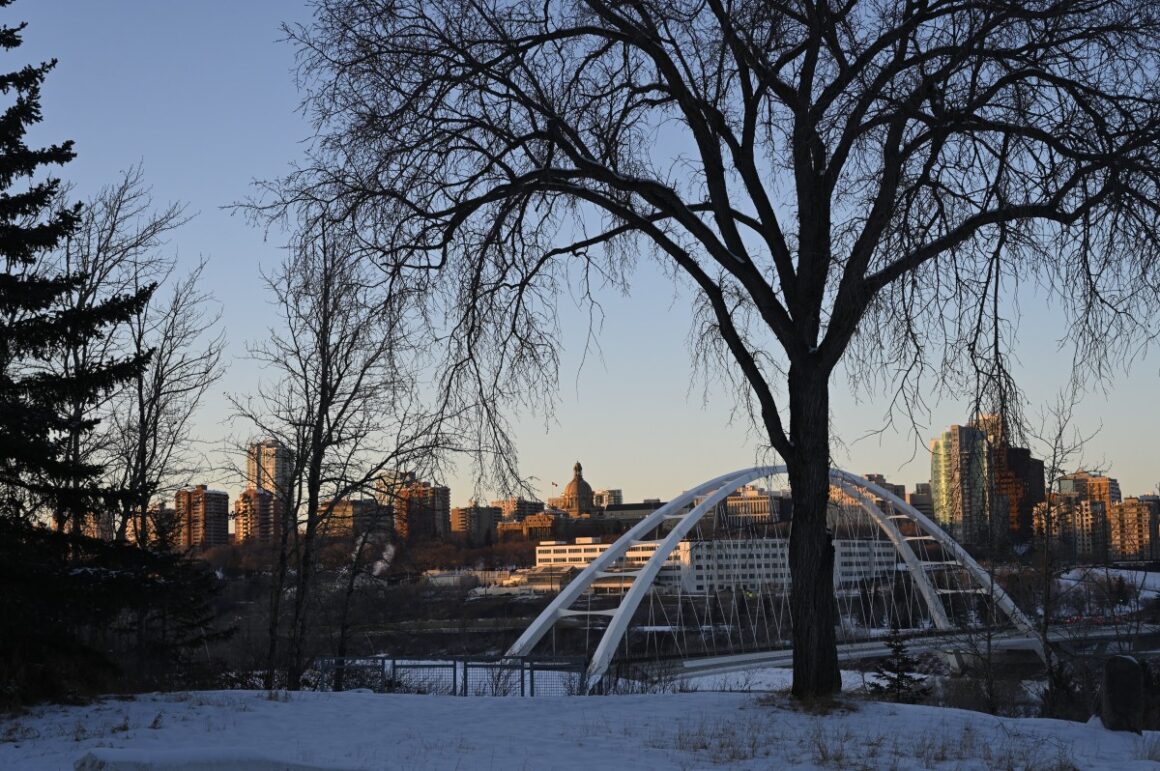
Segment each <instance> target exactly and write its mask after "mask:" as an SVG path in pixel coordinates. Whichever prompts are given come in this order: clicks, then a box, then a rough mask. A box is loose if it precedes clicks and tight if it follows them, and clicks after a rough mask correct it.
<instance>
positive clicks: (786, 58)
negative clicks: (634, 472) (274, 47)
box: [269, 0, 1160, 697]
mask: <svg viewBox="0 0 1160 771" xmlns="http://www.w3.org/2000/svg"><path fill="white" fill-rule="evenodd" d="M288 32H289V35H290V37H291V38H292V40H294V41H295V42H296V44H297V45H298V46H299V52H300V56H301V65H302V66H301V79H302V82H303V83H304V86H305V88H306V89H307V97H306V99H307V101H306V104H307V107H308V109H310V110H311V111H312V115H313V118H314V120H315V122H316V126H317V137H316V141H315V143H314V146H313V150H312V152H311V154H310V155H309V157H308V159H307V161H306V162H305V163H304V164H303V165H302V166H301V167H300V168H299V169H298V170H297V171H296V172H295V173H293V174H291V175H290V176H289V178H287V179H286V180H283V182H282V183H281V184H278V185H275V186H274V198H273V199H272V200H271V201H270V202H269V203H270V205H271V207H272V209H273V211H274V212H277V211H278V210H279V208H280V207H281V206H285V205H290V204H293V203H294V202H295V201H300V200H304V199H305V200H315V201H320V202H323V203H324V204H325V205H326V206H328V207H329V208H330V210H331V213H332V216H334V217H337V218H341V219H344V220H346V221H348V222H349V223H350V226H351V227H352V228H353V229H354V230H355V231H356V232H357V233H358V234H359V236H360V238H361V246H362V247H363V249H364V250H365V252H366V254H367V255H368V258H369V259H373V260H375V261H377V262H379V263H380V264H382V265H383V266H384V268H386V269H387V270H388V272H389V273H391V274H392V275H395V274H400V273H402V274H410V275H413V276H416V278H415V279H414V280H415V281H416V283H417V284H418V285H421V286H424V287H425V288H426V289H427V291H428V293H429V295H428V302H429V305H428V307H429V308H432V309H439V310H444V309H446V310H449V311H450V312H452V313H454V317H453V319H452V321H451V322H450V323H449V324H447V325H446V326H439V325H436V329H437V331H439V332H442V333H444V334H445V337H444V338H443V341H444V343H445V344H446V345H445V350H446V351H447V358H446V362H447V367H446V375H445V378H444V381H443V383H444V386H443V387H444V391H445V393H446V394H448V395H449V396H450V397H452V398H456V397H458V396H459V395H460V394H464V393H468V392H470V393H471V394H472V397H471V401H472V403H474V404H475V405H477V406H478V407H479V409H480V410H481V414H480V416H479V418H480V422H479V425H483V426H486V428H485V429H484V430H483V431H482V432H481V436H480V438H481V440H485V441H488V442H491V443H492V446H493V447H494V448H495V449H510V437H509V436H508V434H507V431H506V429H507V426H506V424H504V422H503V420H502V414H503V409H504V408H505V407H508V408H510V407H512V406H513V405H514V406H517V407H519V406H524V405H525V404H526V402H527V400H528V399H529V398H535V397H536V396H537V395H538V394H540V393H542V392H543V391H544V390H545V389H544V386H545V385H554V383H555V369H554V368H555V365H556V358H555V353H554V351H555V332H556V326H555V319H556V316H555V312H554V300H555V297H556V293H557V291H558V289H559V287H560V285H561V283H562V282H564V281H565V280H566V278H567V276H568V273H567V267H568V265H570V264H578V265H579V267H580V271H581V285H580V289H579V291H580V293H581V294H582V295H583V296H585V297H587V296H589V295H588V292H589V289H590V287H592V286H593V285H594V284H595V283H598V282H600V281H602V280H603V281H606V282H611V283H613V284H617V285H621V286H624V285H627V283H628V281H629V271H630V269H631V267H632V265H633V264H634V262H635V259H636V257H637V256H638V255H639V254H641V253H642V252H643V253H651V254H653V255H655V256H656V257H657V259H659V260H660V262H661V263H662V264H663V265H665V266H666V267H667V268H668V269H669V270H670V271H671V274H672V275H673V276H674V277H678V276H679V277H682V278H681V280H684V281H688V282H690V283H691V285H692V287H693V288H694V290H695V294H696V296H697V298H698V299H699V303H700V311H699V312H698V315H697V318H698V319H700V320H702V321H703V323H704V324H705V325H706V329H705V330H703V333H702V332H700V331H698V332H695V333H694V337H695V339H697V340H700V341H704V342H707V343H711V344H712V345H713V346H714V347H715V349H716V350H719V351H720V355H719V358H721V359H724V360H727V361H729V362H730V363H731V372H732V373H734V376H735V377H736V379H737V380H738V382H740V383H742V384H744V386H745V387H746V389H747V398H748V399H750V400H751V410H752V413H753V415H754V418H755V419H756V420H757V421H758V422H759V425H761V426H762V428H763V429H764V433H765V434H766V435H767V436H768V441H769V444H770V446H771V448H772V449H773V450H774V451H775V452H776V453H777V454H778V455H780V456H781V457H782V458H783V459H784V461H785V463H786V464H787V466H788V467H789V477H790V483H791V485H792V494H793V504H794V528H793V533H792V537H791V544H790V566H791V570H792V574H793V598H792V618H793V644H794V650H795V653H796V655H795V659H794V684H793V693H794V694H795V695H796V696H798V697H808V696H813V695H818V694H825V693H830V692H833V691H835V690H837V689H838V688H839V685H840V678H839V672H838V665H837V655H836V641H835V635H834V624H835V618H834V611H833V601H832V595H833V591H832V590H833V586H832V567H833V566H832V561H833V557H832V553H831V550H830V549H829V547H828V545H827V539H826V532H825V509H826V500H827V497H828V486H829V480H828V467H829V464H830V426H829V388H830V378H831V375H832V373H833V372H834V369H835V368H836V367H837V366H838V364H839V363H840V362H842V361H843V358H844V356H845V357H846V358H847V359H851V357H849V356H846V354H847V351H848V349H850V348H851V346H852V344H853V345H854V346H855V349H856V350H855V351H854V354H855V355H854V356H853V361H854V362H855V364H856V365H857V366H862V365H865V366H866V367H867V369H866V370H864V371H867V372H872V373H876V374H874V375H872V377H875V378H884V379H886V380H888V381H890V382H892V383H893V384H894V385H895V387H899V388H900V389H901V390H900V393H904V394H910V395H911V396H915V397H918V398H920V397H921V393H922V391H921V390H920V388H919V387H918V386H917V385H916V383H917V382H918V379H919V378H920V377H921V376H922V375H923V374H924V373H927V372H928V371H929V370H930V369H932V368H933V369H934V370H935V371H934V375H935V376H936V377H942V376H943V375H944V374H945V373H944V372H943V371H942V370H943V369H944V366H945V368H947V369H948V370H950V371H961V366H960V362H957V361H956V360H955V358H954V357H953V356H951V355H950V354H947V355H946V356H945V357H944V358H943V359H942V360H939V359H938V358H937V357H938V352H940V351H947V352H953V351H956V350H960V349H961V344H962V340H963V332H964V329H963V324H962V323H961V320H964V319H971V318H973V315H972V314H970V313H968V312H963V311H961V309H962V308H969V307H973V306H972V303H973V302H975V301H976V300H977V299H979V298H985V297H988V296H990V294H991V293H989V292H987V291H985V287H986V286H987V274H988V272H989V271H1002V272H1005V273H1007V274H1008V275H1010V274H1011V273H1012V272H1013V271H1018V275H1019V276H1021V277H1029V278H1030V277H1033V278H1034V279H1037V280H1041V281H1042V282H1043V283H1044V284H1045V285H1047V286H1051V287H1054V288H1055V291H1056V292H1057V295H1058V297H1059V299H1060V301H1061V304H1062V305H1063V306H1064V307H1065V309H1066V310H1067V312H1068V313H1069V314H1070V315H1069V320H1070V322H1071V324H1070V329H1071V331H1072V333H1073V335H1074V337H1075V339H1076V341H1077V343H1078V350H1079V352H1080V353H1079V355H1080V356H1082V357H1083V358H1084V359H1085V360H1086V361H1088V362H1096V363H1099V362H1102V361H1105V360H1106V359H1107V358H1108V357H1110V356H1115V355H1119V354H1125V353H1127V354H1129V355H1130V354H1131V352H1132V351H1133V350H1134V349H1132V348H1131V345H1132V344H1133V341H1138V340H1139V339H1140V334H1148V333H1149V328H1148V318H1149V317H1150V316H1151V314H1153V313H1154V311H1155V310H1156V306H1157V303H1158V299H1157V298H1158V293H1157V292H1156V286H1157V273H1158V268H1157V261H1156V260H1155V259H1154V254H1155V249H1156V246H1157V239H1156V232H1157V220H1158V215H1160V209H1158V204H1157V201H1158V200H1160V195H1158V191H1157V187H1158V185H1157V182H1158V180H1160V141H1158V140H1160V99H1158V93H1157V89H1158V86H1157V81H1156V78H1155V72H1156V71H1157V66H1156V65H1157V61H1156V60H1157V43H1158V42H1160V20H1158V11H1157V7H1156V4H1155V3H1153V2H1138V1H1137V0H1031V1H1030V2H1028V1H1027V0H955V2H950V1H949V0H906V2H900V3H881V2H876V1H875V0H846V2H830V1H828V0H822V1H817V0H776V1H774V2H768V1H765V0H762V1H759V0H630V1H629V2H611V0H548V1H547V2H534V1H533V0H515V1H514V2H490V1H489V0H317V2H316V16H315V20H314V23H313V24H311V25H309V26H304V27H294V28H291V29H289V30H288ZM997 243H1001V244H1002V245H1003V248H1002V249H1000V250H996V249H995V245H996V244H997ZM996 255H998V256H996ZM983 310H984V312H986V308H984V309H983ZM517 378H519V380H517ZM513 384H516V385H513ZM519 384H523V385H524V386H526V388H524V389H521V388H519V387H518V385H519ZM493 457H497V458H498V457H502V454H497V455H495V456H493ZM508 470H509V469H507V468H506V467H502V466H501V467H499V468H498V469H496V472H497V473H506V472H507V471H508Z"/></svg>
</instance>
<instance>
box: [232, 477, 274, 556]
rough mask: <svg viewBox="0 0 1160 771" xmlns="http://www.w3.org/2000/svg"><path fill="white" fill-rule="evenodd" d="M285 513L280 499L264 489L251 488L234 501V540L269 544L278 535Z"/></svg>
mask: <svg viewBox="0 0 1160 771" xmlns="http://www.w3.org/2000/svg"><path fill="white" fill-rule="evenodd" d="M284 512H285V508H284V505H283V503H282V500H281V499H280V498H277V497H275V495H274V493H272V492H271V491H269V490H267V489H265V488H262V487H250V488H247V489H246V490H244V491H243V492H242V494H241V495H239V496H238V497H237V499H236V500H235V501H234V540H236V541H238V542H241V541H258V542H261V543H269V542H271V541H273V540H274V539H275V537H276V536H277V535H278V533H279V530H278V523H279V521H280V520H281V518H282V515H283V513H284Z"/></svg>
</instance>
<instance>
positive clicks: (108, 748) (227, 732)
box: [0, 671, 1160, 771]
mask: <svg viewBox="0 0 1160 771" xmlns="http://www.w3.org/2000/svg"><path fill="white" fill-rule="evenodd" d="M756 674H757V675H760V677H761V678H764V680H762V683H763V684H765V685H769V686H772V687H779V686H780V685H782V684H783V683H784V682H785V677H786V675H785V674H784V671H782V672H781V673H778V672H766V673H764V674H762V673H756ZM729 677H734V678H736V677H738V676H737V675H731V676H729ZM851 677H853V676H851ZM853 684H854V683H853V682H851V683H850V685H853ZM695 685H696V686H697V687H709V686H710V685H711V683H710V681H709V680H708V678H701V679H700V682H698V683H695ZM750 685H751V686H752V685H753V683H750ZM83 758H86V760H85V763H84V764H83V765H82V764H80V763H78V761H81V760H82V759H83ZM1158 759H1160V732H1149V733H1145V735H1144V736H1136V735H1134V734H1127V733H1114V732H1111V731H1106V730H1105V729H1104V728H1102V727H1101V726H1100V725H1099V723H1098V721H1094V722H1092V723H1088V724H1082V723H1069V722H1063V721H1057V720H1043V719H1028V718H1021V719H1012V718H1002V719H1001V718H996V717H992V716H989V715H984V714H981V713H975V712H967V711H963V710H955V709H943V708H937V707H925V706H909V705H895V704H885V703H877V702H869V701H863V700H861V699H859V698H857V697H854V696H846V697H843V699H842V701H841V702H840V706H838V707H836V708H833V709H831V710H829V711H822V712H817V713H810V712H807V711H802V710H799V709H797V708H795V707H794V705H792V704H791V702H790V701H789V700H788V698H787V697H785V696H784V695H783V694H756V693H727V692H717V691H708V690H699V691H696V692H691V693H662V694H644V695H625V696H591V697H583V696H572V697H569V696H552V697H540V698H534V699H532V698H524V699H520V698H492V697H469V698H464V697H452V696H416V695H403V694H375V693H368V692H358V693H356V692H346V693H313V692H303V693H293V694H289V695H286V694H283V693H275V694H267V693H266V692H263V691H209V692H193V693H171V694H150V695H144V696H140V697H137V698H131V699H112V698H110V699H105V700H102V701H99V702H96V703H94V704H91V705H88V706H76V707H65V706H50V707H37V708H34V709H32V710H30V711H29V712H27V713H26V714H23V715H18V716H15V717H7V718H3V719H0V768H4V769H9V768H11V769H72V768H74V767H75V768H91V769H97V768H109V769H111V768H144V767H152V768H165V769H170V770H171V771H172V770H173V769H178V768H181V769H185V770H186V771H191V770H192V769H195V768H216V769H229V768H237V769H242V768H257V769H261V768H271V769H273V768H300V769H301V768H326V769H340V768H343V769H375V768H408V769H410V768H415V769H456V768H458V769H464V768H470V769H480V770H486V769H537V770H538V769H544V770H545V771H549V770H551V769H557V770H559V771H572V770H574V769H589V768H613V769H642V770H643V769H687V768H730V769H733V768H737V769H758V768H762V769H764V768H798V769H805V768H817V767H819V766H828V767H831V768H867V769H874V768H898V769H925V768H937V769H957V768H962V769H968V768H973V769H986V768H995V767H1016V768H1031V767H1034V768H1057V767H1072V766H1074V767H1078V768H1083V769H1144V768H1153V769H1155V768H1160V762H1157V760H1158ZM143 764H147V765H143Z"/></svg>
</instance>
